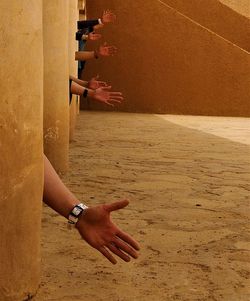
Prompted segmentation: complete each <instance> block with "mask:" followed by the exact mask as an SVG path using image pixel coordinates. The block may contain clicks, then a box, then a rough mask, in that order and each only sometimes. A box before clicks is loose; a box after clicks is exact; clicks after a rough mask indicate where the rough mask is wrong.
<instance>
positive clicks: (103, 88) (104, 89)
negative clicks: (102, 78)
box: [101, 86, 112, 91]
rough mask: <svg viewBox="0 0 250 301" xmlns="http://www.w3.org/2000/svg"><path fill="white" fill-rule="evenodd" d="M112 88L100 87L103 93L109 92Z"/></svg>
mask: <svg viewBox="0 0 250 301" xmlns="http://www.w3.org/2000/svg"><path fill="white" fill-rule="evenodd" d="M111 88H112V87H111V86H106V87H102V88H101V89H102V90H103V91H109V90H110V89H111Z"/></svg>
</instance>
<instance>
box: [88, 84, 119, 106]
mask: <svg viewBox="0 0 250 301" xmlns="http://www.w3.org/2000/svg"><path fill="white" fill-rule="evenodd" d="M110 89H111V86H108V87H100V88H98V89H96V90H95V93H94V96H93V98H94V99H95V100H97V101H100V102H103V103H106V104H107V105H109V106H112V107H114V104H113V103H121V102H122V100H123V97H122V93H121V92H111V91H110Z"/></svg>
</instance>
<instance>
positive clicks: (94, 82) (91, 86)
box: [88, 75, 108, 90]
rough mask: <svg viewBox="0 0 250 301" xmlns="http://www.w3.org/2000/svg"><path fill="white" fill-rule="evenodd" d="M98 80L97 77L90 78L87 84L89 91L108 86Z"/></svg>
mask: <svg viewBox="0 0 250 301" xmlns="http://www.w3.org/2000/svg"><path fill="white" fill-rule="evenodd" d="M98 78H99V75H97V76H95V77H93V78H91V80H90V81H89V84H88V88H89V89H92V90H96V89H98V88H101V87H107V86H108V85H107V83H106V82H102V81H99V80H98Z"/></svg>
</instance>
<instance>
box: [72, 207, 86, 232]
mask: <svg viewBox="0 0 250 301" xmlns="http://www.w3.org/2000/svg"><path fill="white" fill-rule="evenodd" d="M86 209H88V206H86V205H84V204H82V203H81V204H78V205H76V206H75V207H74V208H73V209H72V210H71V212H70V214H69V217H68V226H69V227H70V228H71V226H72V225H75V224H76V223H77V222H78V219H79V217H80V216H81V215H82V214H83V213H84V211H85V210H86Z"/></svg>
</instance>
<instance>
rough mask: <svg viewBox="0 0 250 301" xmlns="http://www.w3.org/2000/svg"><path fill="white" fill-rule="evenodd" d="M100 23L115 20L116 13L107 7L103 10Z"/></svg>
mask: <svg viewBox="0 0 250 301" xmlns="http://www.w3.org/2000/svg"><path fill="white" fill-rule="evenodd" d="M101 20H102V23H104V24H105V23H112V22H114V21H115V20H116V15H115V14H114V13H112V11H111V10H109V9H107V10H105V11H104V12H103V15H102V18H101Z"/></svg>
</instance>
